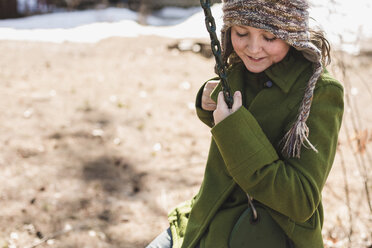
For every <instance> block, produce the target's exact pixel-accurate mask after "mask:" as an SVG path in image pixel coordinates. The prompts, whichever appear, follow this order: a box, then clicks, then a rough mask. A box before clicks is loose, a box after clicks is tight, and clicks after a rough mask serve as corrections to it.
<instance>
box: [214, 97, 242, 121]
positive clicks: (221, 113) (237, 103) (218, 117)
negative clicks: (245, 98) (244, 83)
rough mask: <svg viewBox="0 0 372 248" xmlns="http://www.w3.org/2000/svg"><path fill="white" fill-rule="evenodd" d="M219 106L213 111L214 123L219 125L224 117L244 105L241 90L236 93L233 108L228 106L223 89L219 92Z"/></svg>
mask: <svg viewBox="0 0 372 248" xmlns="http://www.w3.org/2000/svg"><path fill="white" fill-rule="evenodd" d="M217 102H218V103H217V108H216V110H215V111H214V112H213V118H214V123H215V125H217V124H218V123H219V122H221V121H222V120H223V119H225V118H226V117H228V116H229V115H231V114H232V113H234V112H235V111H236V110H238V109H239V108H240V107H241V106H242V94H241V93H240V91H236V92H235V93H234V104H233V106H232V108H231V109H229V108H228V107H227V104H226V102H225V98H224V96H223V93H222V91H220V93H218V101H217Z"/></svg>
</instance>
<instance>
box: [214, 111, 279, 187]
mask: <svg viewBox="0 0 372 248" xmlns="http://www.w3.org/2000/svg"><path fill="white" fill-rule="evenodd" d="M211 132H212V136H213V139H214V141H215V142H216V144H217V146H218V149H219V151H220V153H221V155H222V157H223V160H224V162H225V164H226V167H227V169H228V171H229V172H230V174H231V176H232V177H233V178H235V179H237V180H238V179H239V178H240V177H246V176H247V174H246V173H249V174H251V175H252V174H253V173H254V172H255V171H257V170H259V169H260V168H262V167H263V166H265V165H267V164H270V163H272V162H274V161H276V160H278V159H279V156H278V154H277V153H276V151H275V149H274V147H273V146H272V144H271V143H270V141H269V140H268V138H267V137H266V135H265V133H264V132H263V130H262V129H261V127H260V125H259V124H258V122H257V121H256V119H255V118H254V117H253V115H252V114H251V113H250V112H249V111H248V110H247V109H246V108H245V107H243V106H242V107H240V108H239V109H238V110H237V111H235V112H234V113H233V114H231V115H230V116H228V117H227V118H226V119H224V120H223V121H221V122H220V123H218V124H217V125H216V126H215V127H213V128H212V129H211ZM242 172H243V173H242ZM238 183H239V182H238Z"/></svg>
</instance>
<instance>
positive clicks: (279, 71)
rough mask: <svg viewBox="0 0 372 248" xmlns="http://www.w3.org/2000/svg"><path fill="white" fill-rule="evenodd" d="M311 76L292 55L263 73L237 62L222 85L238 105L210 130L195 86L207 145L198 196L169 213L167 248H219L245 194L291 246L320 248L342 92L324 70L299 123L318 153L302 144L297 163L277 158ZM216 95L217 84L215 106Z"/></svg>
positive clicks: (295, 54)
mask: <svg viewBox="0 0 372 248" xmlns="http://www.w3.org/2000/svg"><path fill="white" fill-rule="evenodd" d="M312 71H313V70H312V64H311V63H310V62H309V61H307V60H306V59H305V58H304V57H303V56H302V54H301V53H299V52H297V51H296V50H290V52H289V53H288V55H287V56H286V57H285V58H284V59H283V60H282V61H281V62H279V63H277V64H275V65H273V66H271V67H270V68H268V69H266V70H265V71H264V73H260V74H253V73H250V72H248V71H247V70H246V69H245V67H244V65H243V64H242V63H240V64H236V65H234V66H232V67H231V68H230V69H229V70H228V83H229V85H230V87H231V89H232V91H233V92H235V91H237V90H239V91H241V92H242V95H243V107H241V108H239V109H238V110H237V111H236V112H234V113H233V114H232V115H230V116H228V117H227V118H226V119H224V120H223V121H222V122H220V123H219V124H218V125H216V126H214V125H213V115H212V112H209V111H204V110H203V109H202V108H201V95H202V90H203V87H204V86H203V87H202V88H201V89H200V91H199V92H198V95H197V100H196V109H197V114H198V117H199V118H200V119H201V121H203V122H204V123H205V124H207V125H208V126H210V127H211V128H212V129H211V133H212V140H211V146H210V150H209V155H208V159H207V164H206V168H205V174H204V179H203V182H202V185H201V187H200V190H199V193H198V194H197V195H196V196H195V197H194V198H193V199H192V200H190V201H188V202H185V203H183V204H181V205H180V206H178V207H177V208H176V209H174V210H173V211H172V212H171V213H170V214H169V222H170V227H171V231H172V237H173V247H177V248H178V247H182V248H187V247H189V248H191V247H195V246H196V245H197V244H198V243H199V242H200V247H201V248H203V247H207V248H218V247H221V248H227V247H228V240H229V236H230V233H231V230H232V229H233V227H234V224H235V223H236V221H237V219H238V218H239V216H240V215H241V214H242V212H243V211H244V210H246V209H247V197H246V194H245V192H248V193H249V194H250V195H251V196H252V197H253V198H254V199H255V200H256V201H258V202H260V203H262V204H264V206H265V208H266V210H267V211H268V213H269V214H270V216H271V217H272V218H273V219H274V220H275V222H276V223H277V224H278V225H279V226H280V227H281V229H282V230H283V231H284V233H285V234H286V235H287V237H289V238H290V239H291V240H292V242H293V243H294V244H295V247H296V248H321V247H323V240H322V235H321V229H322V225H323V208H322V203H321V191H322V189H323V186H324V184H325V182H326V179H327V177H328V174H329V172H330V170H331V167H332V163H333V160H334V157H335V152H336V148H337V139H338V132H339V129H340V126H341V120H342V115H343V87H342V86H341V85H340V83H338V82H337V81H336V80H335V79H333V78H332V77H331V76H330V74H329V73H328V72H327V71H326V70H325V71H324V73H323V74H322V75H321V77H320V78H319V80H318V82H317V85H316V88H315V90H314V97H313V103H312V107H311V112H310V116H309V119H308V120H307V125H308V127H309V129H310V134H309V140H310V141H311V143H312V144H313V145H314V146H315V147H316V149H317V150H318V153H316V152H314V151H313V150H311V149H306V148H304V147H303V148H302V151H301V158H300V159H297V158H290V159H288V158H284V157H283V156H282V155H281V153H280V141H281V139H282V137H283V136H284V134H285V133H286V132H287V131H288V130H289V128H290V127H291V125H292V123H293V122H294V120H295V119H296V116H297V113H298V108H299V105H300V102H301V100H302V97H303V95H304V88H305V86H306V84H307V82H308V79H309V78H310V76H311V75H312ZM269 80H270V81H271V82H272V86H271V87H270V83H266V82H267V81H269ZM264 85H266V86H264ZM220 90H221V88H220V86H218V87H217V88H216V89H215V91H214V92H212V99H214V100H215V101H216V100H217V94H218V92H219V91H220ZM253 248H254V247H253Z"/></svg>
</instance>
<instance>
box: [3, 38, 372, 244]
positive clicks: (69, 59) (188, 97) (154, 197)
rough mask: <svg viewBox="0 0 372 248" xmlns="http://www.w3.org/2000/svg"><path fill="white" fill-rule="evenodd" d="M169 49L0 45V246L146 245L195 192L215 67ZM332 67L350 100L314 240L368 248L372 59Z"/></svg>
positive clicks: (139, 41) (141, 42) (111, 44)
mask: <svg viewBox="0 0 372 248" xmlns="http://www.w3.org/2000/svg"><path fill="white" fill-rule="evenodd" d="M173 42H174V40H169V39H165V38H158V37H140V38H136V39H134V38H111V39H108V40H104V41H102V42H100V43H97V44H72V43H64V44H61V45H57V44H50V43H32V42H8V41H0V54H1V55H2V56H1V59H0V83H1V88H0V109H1V113H2V114H1V116H0V126H1V130H2V132H1V135H0V144H1V147H2V149H1V151H0V180H1V182H2V183H1V184H0V204H1V206H2V211H1V218H0V247H9V248H10V247H31V246H32V245H34V244H36V245H38V247H128V248H129V247H144V246H145V244H146V243H147V242H149V241H150V240H151V239H152V238H154V236H156V235H157V234H158V233H159V232H161V231H162V230H163V229H165V228H166V227H167V220H166V215H167V212H168V211H169V210H171V209H172V208H173V207H174V206H176V205H177V204H178V203H180V202H182V201H183V200H186V199H189V198H190V197H192V196H193V195H194V194H195V193H196V192H197V190H198V188H199V186H200V183H201V180H202V176H203V171H204V162H205V160H206V157H207V152H208V146H209V141H210V133H209V130H208V128H207V127H205V126H203V124H202V123H201V122H199V121H198V119H197V117H196V115H195V113H194V110H193V102H194V98H195V94H196V92H197V90H198V89H199V87H200V85H201V84H202V83H203V81H205V80H206V79H208V78H210V77H212V76H214V75H213V59H206V58H204V57H202V56H200V55H198V54H193V53H182V54H180V53H179V52H177V51H175V50H168V49H167V46H168V45H170V44H173ZM338 56H340V55H338ZM343 56H346V55H343ZM335 58H336V56H335ZM337 58H340V57H337ZM339 61H343V62H344V64H345V70H344V72H345V71H346V72H347V74H346V75H347V77H345V75H344V76H343V71H342V70H340V67H339V66H338V67H333V68H331V69H332V71H333V72H334V73H335V75H336V77H337V78H339V79H340V80H341V81H343V80H346V78H347V82H348V83H349V84H350V86H351V87H354V88H356V89H358V90H359V93H358V94H357V95H350V98H351V99H354V100H353V101H355V106H354V107H353V108H351V107H350V106H347V108H346V112H345V120H344V123H345V124H346V125H347V126H345V125H344V126H343V130H342V135H341V138H340V151H341V153H339V154H338V156H337V158H336V162H335V165H334V168H333V170H332V172H331V175H330V178H329V181H328V182H327V186H326V188H325V190H324V197H323V200H324V205H325V211H326V219H325V225H324V238H325V240H326V244H327V247H329V248H330V247H367V245H371V241H372V239H371V238H372V237H371V232H370V230H372V225H371V223H372V219H371V212H369V209H368V204H367V200H366V193H365V187H364V181H365V179H366V178H367V180H369V181H368V188H369V189H370V190H372V189H371V187H372V186H371V182H370V180H371V179H370V173H368V172H369V170H370V169H371V164H370V160H369V162H368V156H367V151H368V152H369V154H370V152H371V151H370V147H369V145H370V142H371V131H372V129H371V124H370V123H371V116H372V115H371V108H369V105H370V103H371V95H370V92H371V91H370V90H371V89H370V86H369V85H368V84H366V82H365V81H366V80H367V79H368V78H370V77H371V75H370V74H371V71H370V68H371V64H372V63H371V62H372V58H371V57H368V56H365V57H362V58H360V57H352V56H346V57H344V58H341V59H339ZM336 64H337V63H335V65H336ZM350 90H351V89H350ZM352 92H355V89H354V90H353V91H352ZM356 109H357V110H358V114H357V122H358V124H357V127H356V128H354V127H353V125H352V123H351V119H352V117H351V113H352V112H355V110H356ZM353 118H354V117H353ZM346 128H347V130H348V131H349V137H348V135H347V134H346ZM357 142H359V144H361V143H363V144H364V145H365V148H364V151H363V152H362V151H361V150H358V151H357V150H356V149H357V148H356V144H357ZM341 154H342V155H343V157H341V156H340V155H341ZM355 154H356V155H355ZM362 157H363V158H364V159H365V166H366V167H367V168H366V171H364V169H363V168H362V169H360V168H359V167H358V165H357V163H356V161H357V158H358V159H359V160H361V158H362ZM342 164H344V165H345V170H343V167H342ZM344 171H346V172H345V173H344ZM345 175H346V176H347V177H346V178H347V190H346V191H345V189H346V188H345V184H344V182H345V178H344V176H345ZM346 192H347V194H346ZM347 197H349V198H350V201H349V205H348V202H347V201H346V198H347ZM348 206H349V207H350V208H348ZM350 230H352V233H351V235H350ZM348 236H350V241H349V240H348ZM40 242H41V243H40Z"/></svg>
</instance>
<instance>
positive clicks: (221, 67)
mask: <svg viewBox="0 0 372 248" xmlns="http://www.w3.org/2000/svg"><path fill="white" fill-rule="evenodd" d="M200 5H201V7H202V8H203V10H204V15H205V26H206V27H207V31H208V33H209V36H210V38H211V48H212V52H213V55H214V58H215V59H216V69H217V74H218V76H219V77H220V80H221V86H222V91H223V95H224V97H225V102H226V104H227V106H228V107H229V108H231V107H232V105H233V97H232V95H231V90H230V87H229V85H228V83H227V77H226V65H225V63H224V62H223V61H222V52H221V45H220V41H219V40H218V38H217V35H216V23H215V21H214V18H213V16H212V12H211V1H210V0H200Z"/></svg>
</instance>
